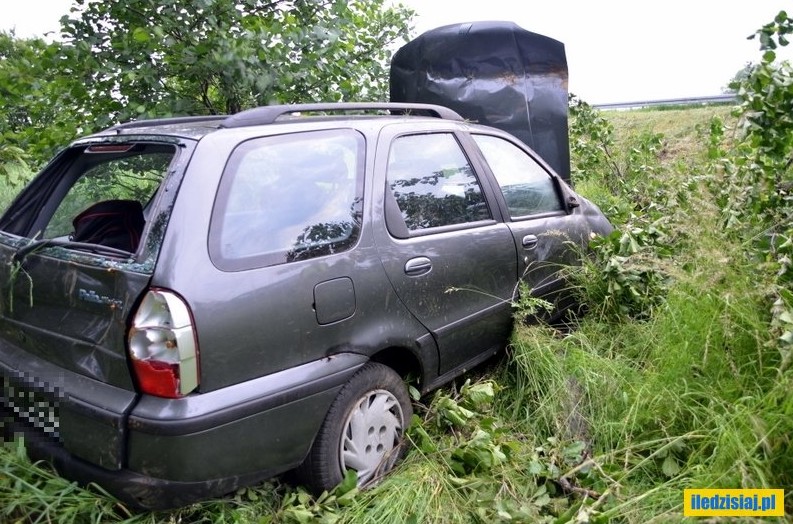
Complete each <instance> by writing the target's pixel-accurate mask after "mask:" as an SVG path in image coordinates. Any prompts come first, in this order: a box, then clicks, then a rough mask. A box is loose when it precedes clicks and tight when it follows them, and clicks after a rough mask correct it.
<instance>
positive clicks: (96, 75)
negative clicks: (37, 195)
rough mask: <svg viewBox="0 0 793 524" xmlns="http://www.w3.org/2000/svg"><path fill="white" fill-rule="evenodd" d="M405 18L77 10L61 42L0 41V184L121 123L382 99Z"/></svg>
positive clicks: (366, 8)
mask: <svg viewBox="0 0 793 524" xmlns="http://www.w3.org/2000/svg"><path fill="white" fill-rule="evenodd" d="M411 16H412V11H410V10H409V9H407V8H404V7H403V6H401V5H397V6H392V5H391V4H390V3H387V2H385V0H366V1H363V0H360V1H352V2H347V1H342V0H270V1H267V0H239V1H232V0H189V1H176V0H130V1H127V0H108V1H105V2H90V1H86V0H74V7H73V8H72V11H71V14H70V15H69V16H65V17H64V18H63V19H62V20H61V39H62V40H61V41H59V42H53V43H47V42H45V41H44V40H41V39H38V38H34V39H18V38H16V37H15V36H14V35H13V33H12V34H7V33H0V169H4V170H5V172H0V176H3V175H5V177H6V178H8V179H9V181H10V182H16V180H13V179H12V178H11V177H12V176H13V173H11V172H10V171H8V169H7V168H6V166H7V165H9V164H8V162H9V161H14V162H17V163H29V164H32V165H35V166H38V165H40V164H41V163H42V162H43V161H45V160H47V159H48V158H49V157H50V156H51V155H52V154H53V152H54V151H55V149H56V148H57V147H62V146H63V145H64V144H66V143H68V142H69V141H70V140H72V139H73V138H74V137H75V136H78V135H81V134H85V133H88V132H92V131H96V130H98V129H101V128H104V127H107V126H109V125H111V124H114V123H118V122H121V121H126V120H130V119H137V118H142V117H163V116H172V115H183V114H191V115H201V114H224V113H234V112H238V111H240V110H243V109H247V108H250V107H254V106H259V105H267V104H271V103H292V102H312V101H342V100H382V99H385V98H386V93H387V82H388V69H387V67H388V61H389V59H390V55H391V49H392V46H391V44H392V43H394V42H398V41H399V40H400V39H404V38H406V37H407V30H408V25H407V24H408V22H409V20H410V18H411ZM17 173H18V172H17Z"/></svg>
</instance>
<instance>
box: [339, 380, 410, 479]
mask: <svg viewBox="0 0 793 524" xmlns="http://www.w3.org/2000/svg"><path fill="white" fill-rule="evenodd" d="M403 425H404V420H403V415H402V407H401V406H400V405H399V401H398V400H397V399H396V397H394V395H392V394H391V393H390V392H388V391H385V390H383V389H378V390H375V391H370V392H368V393H367V394H366V395H365V396H364V397H363V398H361V399H360V400H359V401H358V403H357V404H356V405H355V407H354V408H353V410H352V412H351V413H350V416H349V417H347V420H346V421H345V422H344V431H343V432H342V437H341V449H340V459H341V469H342V472H345V471H347V470H348V469H353V470H355V471H357V472H358V486H363V485H364V484H366V483H367V482H369V481H370V480H372V478H374V477H375V476H376V475H377V474H378V473H379V472H381V471H387V470H388V469H390V468H391V466H393V465H394V463H395V462H396V459H397V456H396V455H397V453H396V450H397V449H398V446H399V443H400V440H401V438H402V428H403Z"/></svg>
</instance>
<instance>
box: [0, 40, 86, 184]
mask: <svg viewBox="0 0 793 524" xmlns="http://www.w3.org/2000/svg"><path fill="white" fill-rule="evenodd" d="M59 53H60V47H59V45H58V44H48V43H47V42H45V41H44V40H42V39H39V38H30V39H22V38H16V36H14V34H13V33H5V32H0V176H3V177H4V180H5V181H6V183H8V184H10V185H12V186H14V187H19V185H20V184H21V183H22V182H24V181H25V180H26V178H27V176H26V175H27V172H29V164H38V163H39V162H41V161H42V160H43V159H45V158H47V157H49V156H50V155H51V154H52V152H53V151H54V150H55V149H56V148H58V147H62V146H63V145H64V144H65V143H67V142H68V141H69V140H71V139H72V138H73V137H74V135H75V134H76V133H78V132H79V131H80V129H79V128H78V127H77V126H78V124H77V122H78V121H79V120H80V117H79V115H77V114H75V113H73V112H71V111H69V108H71V104H70V101H71V100H70V97H69V94H68V93H69V92H70V91H71V90H72V86H73V85H75V84H77V83H79V79H77V78H74V77H72V76H70V75H62V74H60V73H59V72H58V70H59V67H60V55H59Z"/></svg>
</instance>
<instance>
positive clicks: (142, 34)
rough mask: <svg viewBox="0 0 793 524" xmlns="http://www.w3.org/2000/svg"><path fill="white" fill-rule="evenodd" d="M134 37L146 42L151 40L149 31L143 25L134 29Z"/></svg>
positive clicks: (137, 40)
mask: <svg viewBox="0 0 793 524" xmlns="http://www.w3.org/2000/svg"><path fill="white" fill-rule="evenodd" d="M132 38H133V39H134V40H135V41H136V42H140V43H145V42H148V41H149V38H150V37H149V32H148V31H147V30H146V29H144V28H142V27H136V28H135V29H134V30H133V31H132Z"/></svg>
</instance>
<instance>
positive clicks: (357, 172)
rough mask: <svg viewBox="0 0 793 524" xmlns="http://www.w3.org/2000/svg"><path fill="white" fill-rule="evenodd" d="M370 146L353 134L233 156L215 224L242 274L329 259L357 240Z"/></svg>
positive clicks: (228, 265) (221, 251)
mask: <svg viewBox="0 0 793 524" xmlns="http://www.w3.org/2000/svg"><path fill="white" fill-rule="evenodd" d="M363 158H364V140H363V137H362V136H361V135H360V134H359V133H358V132H357V131H353V130H349V129H342V130H327V131H314V132H306V133H297V134H290V135H280V136H272V137H264V138H257V139H253V140H249V141H247V142H244V143H242V144H240V145H239V146H238V147H237V148H236V149H235V150H234V151H233V153H232V154H231V157H230V158H229V161H228V164H227V166H226V169H225V171H224V173H223V178H222V180H221V183H220V188H219V191H218V197H217V200H216V202H215V209H214V211H213V216H212V224H211V226H210V255H211V257H212V260H213V262H214V263H215V265H216V266H217V267H218V268H220V269H222V270H227V271H236V270H242V269H249V268H254V267H263V266H268V265H273V264H283V263H287V262H292V261H296V260H304V259H307V258H313V257H318V256H325V255H330V254H333V253H338V252H340V251H345V250H347V249H349V248H351V247H352V246H353V245H354V244H355V242H356V241H357V239H358V234H359V230H360V222H361V197H362V189H363Z"/></svg>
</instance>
